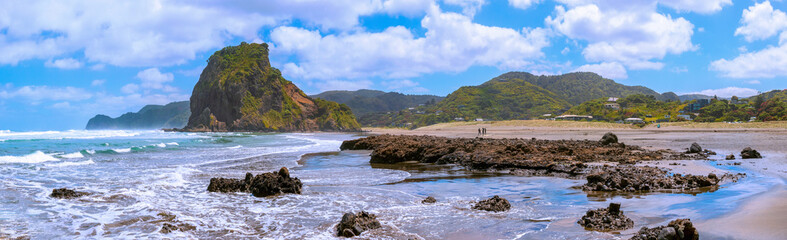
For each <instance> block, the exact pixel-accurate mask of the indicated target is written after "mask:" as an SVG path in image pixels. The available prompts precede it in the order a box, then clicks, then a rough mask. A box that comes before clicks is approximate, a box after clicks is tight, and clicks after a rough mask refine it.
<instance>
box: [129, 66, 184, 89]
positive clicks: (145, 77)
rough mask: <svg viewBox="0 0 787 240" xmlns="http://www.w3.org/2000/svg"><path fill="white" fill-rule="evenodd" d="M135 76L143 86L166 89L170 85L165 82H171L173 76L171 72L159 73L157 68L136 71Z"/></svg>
mask: <svg viewBox="0 0 787 240" xmlns="http://www.w3.org/2000/svg"><path fill="white" fill-rule="evenodd" d="M137 78H138V79H139V80H140V81H141V82H142V84H141V86H142V87H143V88H150V89H167V88H171V86H168V85H166V83H168V82H172V80H174V79H175V76H174V75H172V73H161V71H159V70H158V68H148V69H145V70H142V71H140V72H139V73H137Z"/></svg>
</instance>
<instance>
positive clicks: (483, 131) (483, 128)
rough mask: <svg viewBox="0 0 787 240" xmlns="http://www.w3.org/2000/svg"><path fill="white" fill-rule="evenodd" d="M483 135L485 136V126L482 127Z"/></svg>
mask: <svg viewBox="0 0 787 240" xmlns="http://www.w3.org/2000/svg"><path fill="white" fill-rule="evenodd" d="M482 131H483V135H484V136H486V128H483V130H482Z"/></svg>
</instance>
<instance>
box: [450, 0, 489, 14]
mask: <svg viewBox="0 0 787 240" xmlns="http://www.w3.org/2000/svg"><path fill="white" fill-rule="evenodd" d="M443 2H444V3H446V4H450V5H456V6H459V7H461V8H462V14H464V15H467V16H469V17H473V16H475V14H476V13H478V11H480V10H481V7H483V6H484V4H486V0H443Z"/></svg>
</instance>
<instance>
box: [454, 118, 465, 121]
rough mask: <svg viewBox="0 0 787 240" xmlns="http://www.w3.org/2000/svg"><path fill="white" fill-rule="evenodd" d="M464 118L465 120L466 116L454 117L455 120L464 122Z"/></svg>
mask: <svg viewBox="0 0 787 240" xmlns="http://www.w3.org/2000/svg"><path fill="white" fill-rule="evenodd" d="M464 120H465V118H460V117H458V118H454V121H457V122H462V121H464Z"/></svg>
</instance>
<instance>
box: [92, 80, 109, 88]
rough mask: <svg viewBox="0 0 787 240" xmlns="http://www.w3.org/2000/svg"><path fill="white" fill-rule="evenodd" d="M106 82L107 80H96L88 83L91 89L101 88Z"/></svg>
mask: <svg viewBox="0 0 787 240" xmlns="http://www.w3.org/2000/svg"><path fill="white" fill-rule="evenodd" d="M106 82H107V80H104V79H96V80H93V82H91V83H90V86H93V87H96V86H101V85H104V83H106Z"/></svg>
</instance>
